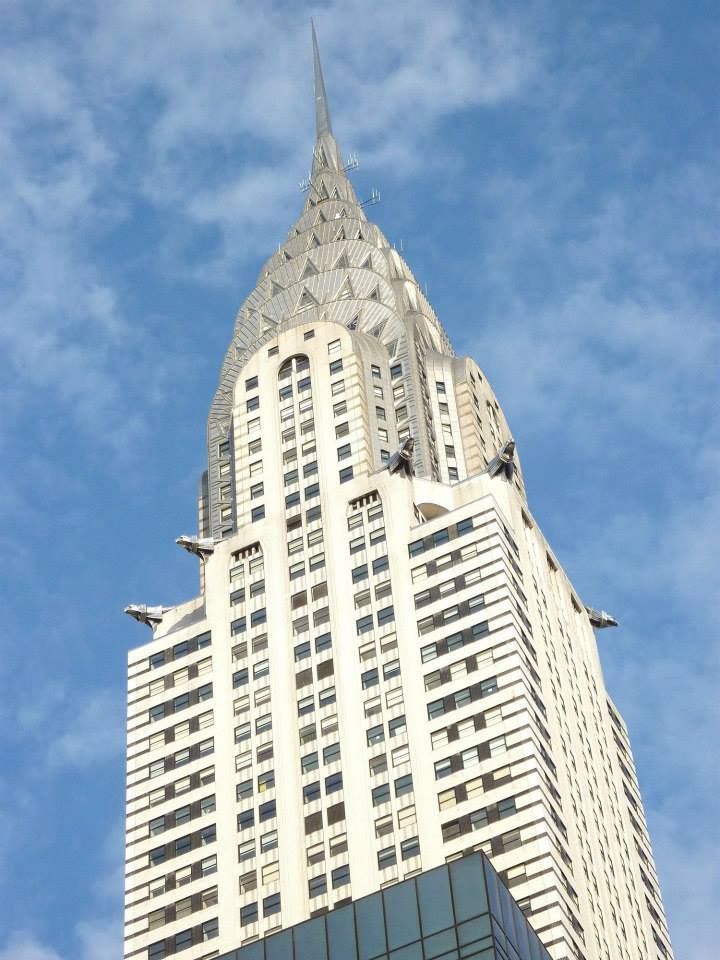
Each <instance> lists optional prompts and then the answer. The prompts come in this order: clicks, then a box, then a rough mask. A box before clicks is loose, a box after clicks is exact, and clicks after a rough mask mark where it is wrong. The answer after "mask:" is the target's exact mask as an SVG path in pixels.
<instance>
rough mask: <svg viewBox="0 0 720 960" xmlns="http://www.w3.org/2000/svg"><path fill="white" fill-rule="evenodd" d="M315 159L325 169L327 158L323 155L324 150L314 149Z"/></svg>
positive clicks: (321, 148) (320, 148)
mask: <svg viewBox="0 0 720 960" xmlns="http://www.w3.org/2000/svg"><path fill="white" fill-rule="evenodd" d="M315 159H316V160H317V162H318V164H319V165H320V166H321V167H327V165H328V162H327V157H326V155H325V150H324V149H323V147H319V148H316V150H315Z"/></svg>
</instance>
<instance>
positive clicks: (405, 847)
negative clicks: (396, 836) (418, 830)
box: [400, 837, 420, 860]
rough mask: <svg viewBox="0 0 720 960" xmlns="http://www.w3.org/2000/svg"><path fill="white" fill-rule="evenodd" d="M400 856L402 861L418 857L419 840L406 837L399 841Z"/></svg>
mask: <svg viewBox="0 0 720 960" xmlns="http://www.w3.org/2000/svg"><path fill="white" fill-rule="evenodd" d="M400 856H401V857H402V859H403V860H409V859H410V858H411V857H419V856H420V838H419V837H408V838H407V839H406V840H401V841H400Z"/></svg>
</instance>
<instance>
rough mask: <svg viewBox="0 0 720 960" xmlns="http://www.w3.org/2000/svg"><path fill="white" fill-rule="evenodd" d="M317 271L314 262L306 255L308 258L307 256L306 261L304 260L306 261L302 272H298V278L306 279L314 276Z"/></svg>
mask: <svg viewBox="0 0 720 960" xmlns="http://www.w3.org/2000/svg"><path fill="white" fill-rule="evenodd" d="M317 272H318V269H317V267H316V266H315V264H314V263H313V262H312V260H311V259H310V257H308V258H307V261H306V263H305V269H304V270H303V272H302V273H301V274H300V279H301V280H306V279H307V278H308V277H314V276H315V274H316V273H317Z"/></svg>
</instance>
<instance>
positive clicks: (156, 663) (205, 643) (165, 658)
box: [148, 632, 211, 670]
mask: <svg viewBox="0 0 720 960" xmlns="http://www.w3.org/2000/svg"><path fill="white" fill-rule="evenodd" d="M210 643H211V634H210V632H208V633H202V634H200V635H199V636H197V637H192V638H191V639H190V640H182V641H181V642H180V643H176V644H175V646H173V647H171V648H170V649H168V650H159V651H158V652H157V653H153V654H151V655H150V656H149V657H148V666H149V667H150V668H151V669H152V670H156V669H157V668H158V667H162V666H164V665H165V664H166V663H171V662H172V661H173V660H179V659H180V658H181V657H186V656H187V655H188V654H189V653H195V652H196V651H197V650H204V649H205V647H209V646H210Z"/></svg>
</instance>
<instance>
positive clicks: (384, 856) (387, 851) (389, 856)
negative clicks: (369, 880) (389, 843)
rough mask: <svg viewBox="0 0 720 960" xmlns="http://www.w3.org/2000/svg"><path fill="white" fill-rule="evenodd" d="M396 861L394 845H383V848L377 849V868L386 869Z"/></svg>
mask: <svg viewBox="0 0 720 960" xmlns="http://www.w3.org/2000/svg"><path fill="white" fill-rule="evenodd" d="M396 863H397V854H396V853H395V847H385V848H384V849H383V850H378V855H377V865H378V870H387V868H388V867H392V866H394V865H395V864H396Z"/></svg>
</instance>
